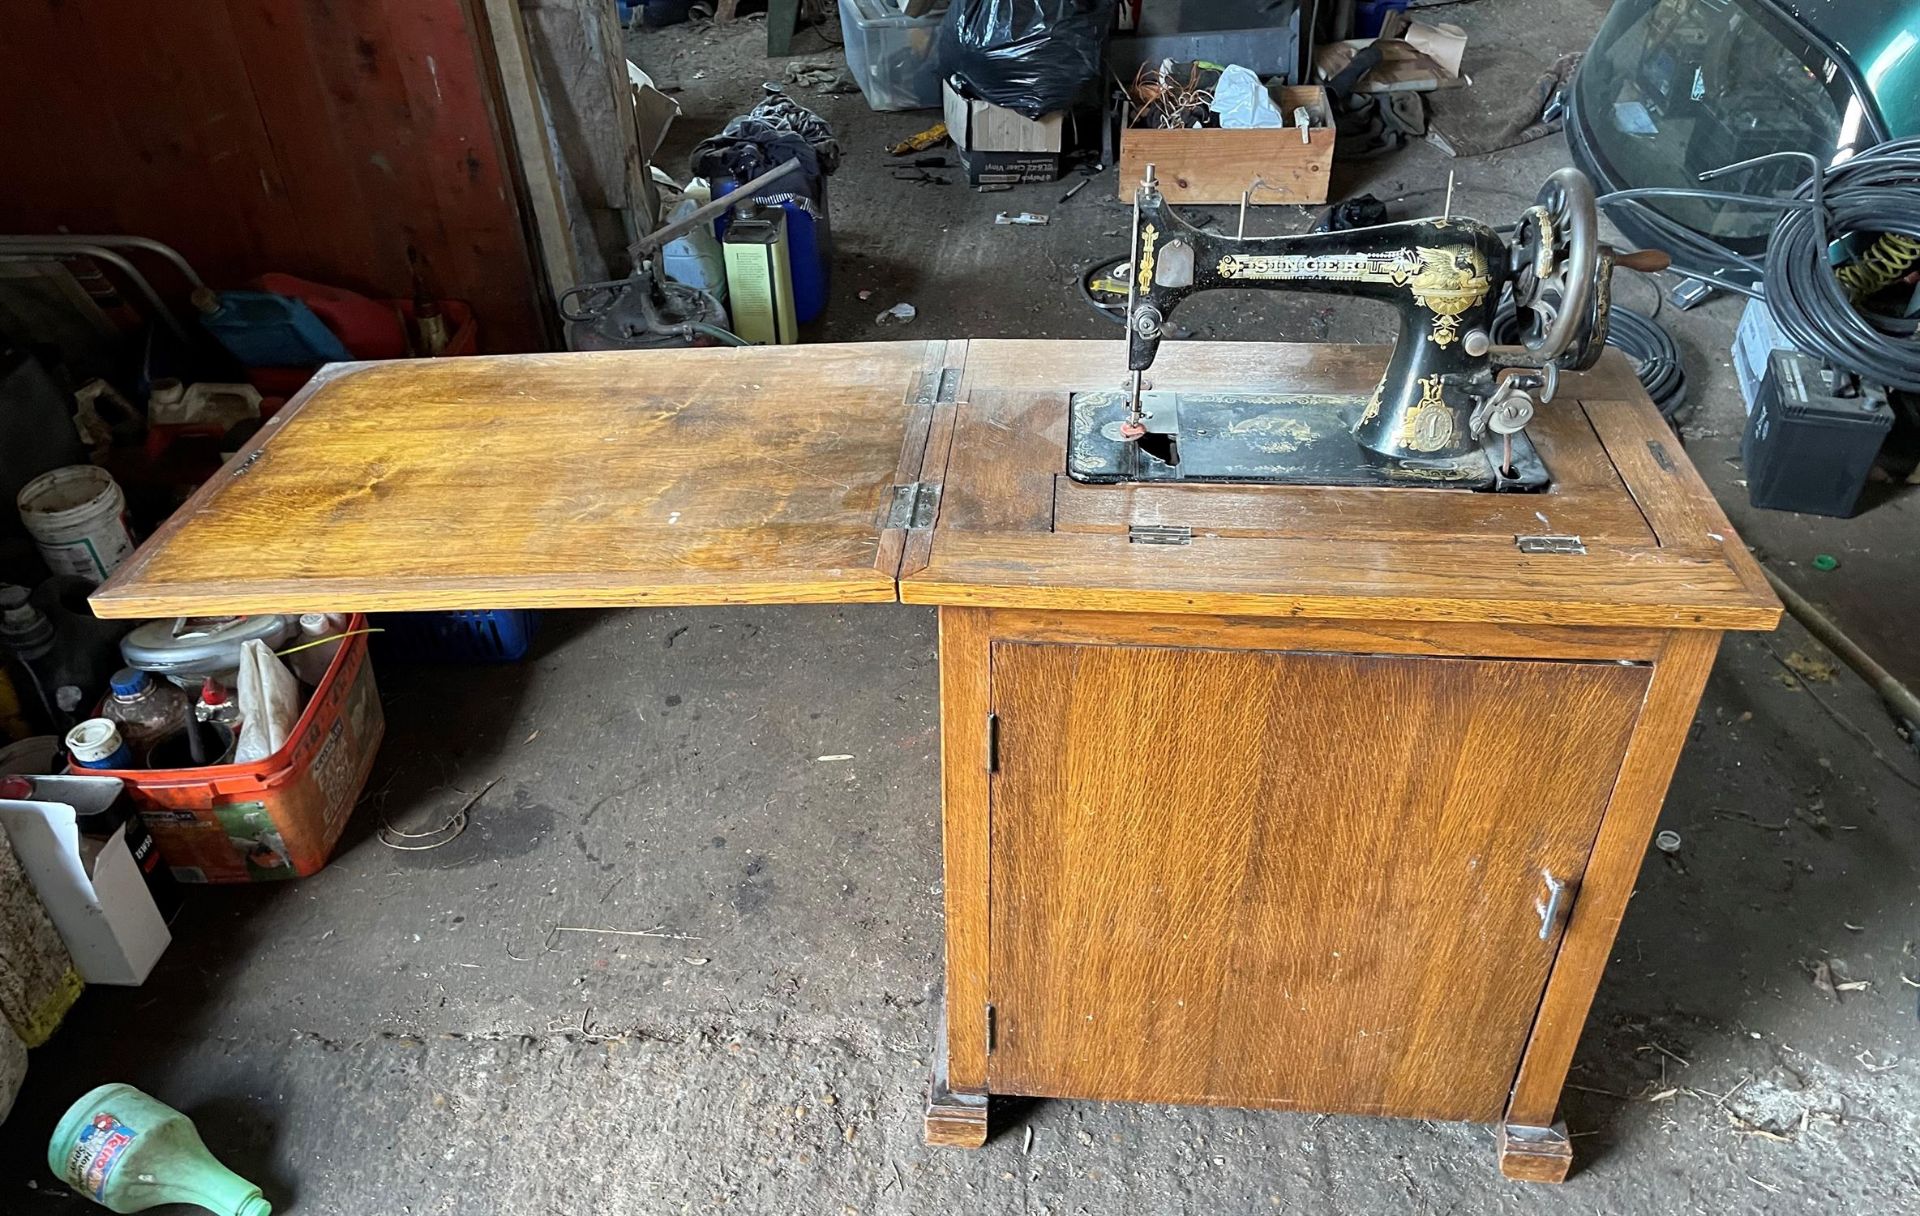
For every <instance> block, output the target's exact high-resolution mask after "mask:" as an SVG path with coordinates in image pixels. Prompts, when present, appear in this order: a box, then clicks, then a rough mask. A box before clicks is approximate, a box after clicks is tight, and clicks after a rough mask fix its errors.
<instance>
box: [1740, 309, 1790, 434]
mask: <svg viewBox="0 0 1920 1216" xmlns="http://www.w3.org/2000/svg"><path fill="white" fill-rule="evenodd" d="M1792 349H1793V343H1791V342H1789V341H1787V337H1786V335H1785V334H1783V333H1781V332H1780V327H1779V326H1778V325H1777V324H1775V323H1774V320H1773V313H1772V311H1771V310H1769V309H1768V308H1767V302H1766V301H1765V300H1748V301H1747V310H1746V311H1745V312H1743V313H1741V314H1740V327H1739V328H1738V329H1736V330H1734V331H1733V372H1734V375H1736V376H1738V377H1739V378H1740V396H1741V398H1742V399H1744V400H1745V401H1746V403H1747V413H1749V414H1751V413H1753V403H1754V402H1755V401H1756V400H1758V399H1759V397H1760V382H1761V381H1762V380H1764V379H1765V378H1766V375H1767V360H1768V358H1769V357H1770V356H1771V355H1772V354H1773V352H1774V351H1776V350H1792Z"/></svg>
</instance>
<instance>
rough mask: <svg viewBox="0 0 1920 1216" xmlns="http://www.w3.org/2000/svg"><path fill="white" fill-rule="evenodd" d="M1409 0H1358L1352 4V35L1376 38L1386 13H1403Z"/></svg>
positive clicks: (1384, 20)
mask: <svg viewBox="0 0 1920 1216" xmlns="http://www.w3.org/2000/svg"><path fill="white" fill-rule="evenodd" d="M1410 2H1411V0H1359V2H1358V3H1357V4H1355V5H1354V6H1353V36H1354V37H1355V38H1378V37H1379V36H1380V27H1381V26H1382V25H1383V24H1385V23H1386V20H1387V14H1388V13H1404V12H1406V11H1407V6H1408V4H1409V3H1410Z"/></svg>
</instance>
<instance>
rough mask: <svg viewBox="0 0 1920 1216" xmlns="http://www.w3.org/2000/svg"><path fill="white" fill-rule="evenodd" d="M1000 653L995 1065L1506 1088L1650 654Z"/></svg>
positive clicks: (1187, 1091) (1228, 1089)
mask: <svg viewBox="0 0 1920 1216" xmlns="http://www.w3.org/2000/svg"><path fill="white" fill-rule="evenodd" d="M992 664H993V671H992V697H993V705H994V710H995V712H996V713H997V715H998V720H999V745H998V757H997V772H996V774H995V776H994V778H993V789H992V812H991V814H992V840H991V846H990V849H991V862H990V864H991V877H990V891H989V905H990V910H989V917H990V924H989V931H988V936H989V952H990V962H989V977H988V986H989V999H990V1000H991V1002H992V1003H993V1006H994V1011H993V1032H992V1035H993V1042H992V1048H991V1053H990V1054H989V1056H988V1080H989V1086H990V1088H991V1089H992V1090H993V1091H994V1092H998V1093H1032V1094H1049V1095H1055V1096H1061V1097H1081V1098H1103V1099H1130V1100H1138V1101H1152V1102H1212V1103H1228V1104H1233V1105H1247V1106H1278V1107H1295V1106H1297V1107H1302V1108H1308V1109H1313V1110H1322V1111H1351V1112H1359V1113H1368V1114H1390V1115H1408V1116H1418V1117H1423V1118H1438V1119H1466V1120H1481V1121H1491V1120H1494V1119H1496V1118H1498V1117H1499V1115H1500V1112H1501V1110H1502V1108H1503V1106H1504V1104H1505V1099H1506V1095H1507V1091H1508V1088H1509V1086H1510V1085H1511V1083H1512V1080H1513V1075H1514V1071H1515V1069H1516V1067H1517V1066H1518V1063H1519V1058H1520V1052H1521V1048H1522V1046H1523V1044H1524V1041H1525V1038H1526V1034H1527V1030H1528V1027H1529V1026H1530V1025H1531V1023H1532V1020H1533V1016H1534V1012H1535V1009H1536V1007H1537V1006H1538V1003H1539V999H1540V994H1541V990H1542V988H1543V986H1544V984H1545V982H1546V977H1547V972H1548V970H1549V968H1550V967H1551V965H1552V961H1553V955H1554V951H1555V950H1556V949H1557V948H1558V945H1559V937H1560V929H1561V926H1562V925H1564V924H1565V920H1566V910H1567V908H1568V907H1569V906H1570V903H1571V900H1572V899H1573V898H1574V896H1575V895H1576V894H1577V889H1578V884H1579V879H1580V875H1581V872H1582V870H1583V868H1584V866H1585V864H1586V858H1587V853H1588V850H1589V849H1590V847H1591V845H1592V842H1593V838H1594V833H1595V831H1596V829H1597V828H1598V825H1599V821H1600V816H1601V812H1602V810H1603V809H1604V808H1605V805H1606V802H1607V798H1608V794H1609V791H1610V790H1611V788H1612V785H1613V781H1614V775H1615V773H1616V771H1617V770H1618V768H1619V766H1620V761H1621V757H1622V755H1623V754H1624V752H1625V749H1626V745H1627V739H1628V736H1629V735H1630V734H1631V732H1632V729H1633V724H1634V721H1635V718H1636V717H1637V715H1638V713H1639V708H1640V704H1641V700H1642V697H1643V695H1644V693H1645V691H1646V686H1647V680H1648V675H1649V669H1648V668H1646V667H1644V666H1638V665H1628V664H1618V663H1574V662H1533V661H1517V660H1490V659H1442V658H1420V657H1395V656H1381V655H1340V654H1307V653H1279V652H1268V651H1224V650H1195V649H1171V648H1154V647H1122V646H1079V645H1052V644H1046V645H1042V644H1026V643H999V644H996V645H995V647H994V649H993V659H992ZM1549 875H1551V882H1552V883H1558V884H1562V886H1563V891H1562V894H1561V895H1560V897H1559V898H1558V900H1557V902H1556V901H1553V897H1552V896H1551V895H1550V883H1549V878H1548V876H1549ZM1549 902H1552V903H1553V907H1552V908H1551V910H1552V912H1553V913H1554V915H1553V916H1552V917H1550V918H1549V917H1547V916H1545V915H1544V914H1543V908H1545V907H1546V906H1547V904H1548V903H1549ZM1543 923H1544V924H1545V926H1546V927H1545V929H1544V931H1543V928H1542V925H1543Z"/></svg>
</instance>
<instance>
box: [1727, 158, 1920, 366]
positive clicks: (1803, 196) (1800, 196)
mask: <svg viewBox="0 0 1920 1216" xmlns="http://www.w3.org/2000/svg"><path fill="white" fill-rule="evenodd" d="M1767 159H1772V158H1767ZM1747 163H1749V164H1751V163H1755V162H1747ZM1794 197H1795V199H1796V201H1798V202H1800V203H1802V204H1803V205H1802V206H1799V207H1796V208H1794V209H1793V210H1791V211H1788V212H1787V213H1786V214H1785V215H1783V216H1781V217H1780V223H1779V224H1778V225H1777V226H1776V227H1775V228H1774V230H1773V240H1772V242H1771V243H1770V244H1769V245H1768V247H1767V259H1766V275H1765V278H1764V280H1763V281H1764V284H1765V288H1766V293H1767V307H1768V309H1769V310H1770V311H1771V312H1772V313H1773V319H1774V321H1775V323H1776V324H1778V325H1779V326H1780V332H1781V333H1783V334H1785V335H1786V337H1787V339H1788V341H1790V342H1792V343H1793V344H1794V345H1795V346H1796V347H1798V348H1799V349H1800V350H1802V351H1804V352H1806V353H1807V354H1810V355H1817V356H1819V357H1820V358H1823V359H1825V360H1826V361H1827V362H1828V363H1830V364H1832V365H1833V366H1834V367H1835V368H1837V369H1839V370H1841V371H1847V372H1853V373H1855V374H1857V375H1859V376H1861V377H1863V378H1865V379H1868V380H1871V381H1873V382H1875V383H1878V384H1887V385H1891V386H1893V387H1894V388H1898V389H1905V390H1906V391H1908V392H1920V341H1915V328H1916V326H1915V322H1914V320H1913V318H1911V317H1902V316H1892V315H1889V314H1885V313H1879V312H1874V311H1871V310H1869V309H1868V308H1866V307H1865V306H1864V304H1862V303H1856V302H1855V301H1854V300H1853V299H1852V298H1851V296H1850V295H1849V293H1848V291H1847V287H1846V284H1844V283H1843V282H1841V280H1840V277H1839V275H1838V274H1837V273H1836V272H1835V270H1834V267H1833V259H1832V257H1831V255H1830V254H1829V252H1828V251H1829V249H1830V248H1831V247H1832V244H1833V241H1834V239H1835V237H1837V236H1842V235H1846V234H1850V233H1888V234H1892V235H1895V236H1900V237H1910V238H1914V239H1916V240H1920V138H1910V139H1898V140H1893V141H1891V142H1889V143H1884V144H1878V145H1875V146H1874V147H1871V148H1868V149H1866V150H1865V151H1863V152H1861V153H1859V154H1858V155H1857V156H1854V157H1853V158H1852V159H1850V160H1847V161H1844V162H1842V163H1841V164H1838V165H1834V166H1832V167H1831V168H1827V169H1825V170H1824V171H1820V172H1816V173H1813V174H1812V175H1810V176H1809V177H1808V178H1807V180H1806V181H1805V182H1804V183H1802V184H1801V186H1800V189H1799V190H1798V191H1796V192H1795V196H1794ZM1809 203H1810V204H1811V206H1808V205H1805V204H1809Z"/></svg>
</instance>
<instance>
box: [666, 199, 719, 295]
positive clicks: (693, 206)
mask: <svg viewBox="0 0 1920 1216" xmlns="http://www.w3.org/2000/svg"><path fill="white" fill-rule="evenodd" d="M699 208H700V201H696V200H695V199H694V198H693V197H692V196H691V195H689V196H688V197H686V198H683V199H681V200H680V202H679V204H678V205H677V206H675V207H674V209H673V211H672V213H671V214H669V215H668V216H667V222H668V223H677V222H678V221H680V220H683V219H685V218H687V217H688V216H689V215H692V214H693V213H694V212H695V211H697V210H698V209H699ZM660 263H661V266H662V267H663V268H664V269H665V270H666V272H667V277H668V278H670V279H672V280H673V281H674V282H676V283H685V284H686V285H687V286H689V287H698V288H699V289H700V290H702V291H704V292H707V293H708V294H710V295H712V296H713V298H714V299H716V300H719V301H721V302H723V303H724V302H725V301H726V298H727V259H726V255H725V253H724V252H723V251H722V250H721V248H720V238H719V237H717V236H715V235H714V234H713V225H712V224H711V223H707V224H700V225H697V226H696V227H695V228H694V229H693V230H692V231H691V232H688V233H687V234H686V235H685V236H678V237H675V238H674V239H673V240H671V241H668V242H667V244H666V247H665V248H663V249H662V250H661V251H660Z"/></svg>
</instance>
